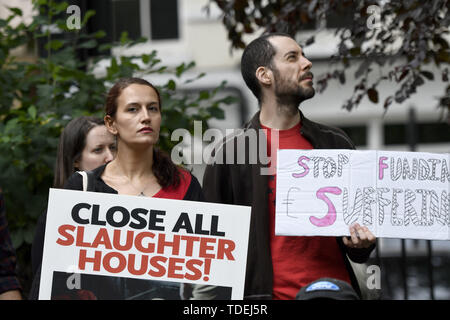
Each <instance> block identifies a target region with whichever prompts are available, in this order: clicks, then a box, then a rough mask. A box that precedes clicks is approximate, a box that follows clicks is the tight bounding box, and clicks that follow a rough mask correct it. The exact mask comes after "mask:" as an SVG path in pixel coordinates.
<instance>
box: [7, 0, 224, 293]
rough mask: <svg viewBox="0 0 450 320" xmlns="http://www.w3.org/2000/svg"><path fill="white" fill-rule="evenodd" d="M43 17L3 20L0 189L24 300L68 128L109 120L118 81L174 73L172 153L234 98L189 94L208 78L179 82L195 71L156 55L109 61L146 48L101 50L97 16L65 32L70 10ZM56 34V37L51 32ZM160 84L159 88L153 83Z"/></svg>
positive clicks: (166, 114) (166, 130) (45, 9)
mask: <svg viewBox="0 0 450 320" xmlns="http://www.w3.org/2000/svg"><path fill="white" fill-rule="evenodd" d="M34 5H35V7H36V9H37V10H38V12H39V14H38V15H36V16H35V17H34V18H33V21H32V22H31V23H30V24H29V25H26V24H24V23H20V24H19V25H18V26H14V27H12V26H11V21H12V20H13V19H14V18H20V17H21V15H22V12H21V10H20V9H18V8H9V10H10V13H11V14H10V16H9V17H8V18H7V19H0V83H1V85H0V183H1V185H2V188H3V190H4V194H5V200H6V206H7V214H8V221H9V229H10V232H11V234H12V239H13V243H14V246H15V248H16V249H17V253H18V257H19V267H20V275H21V280H22V284H23V285H24V287H25V293H26V292H27V289H28V288H29V285H30V280H31V279H30V275H31V266H30V265H31V263H30V247H31V243H32V240H33V236H34V228H35V224H36V221H37V219H38V217H39V215H40V214H41V213H42V212H43V211H44V210H45V208H46V205H47V198H48V190H49V188H50V187H51V185H52V181H53V168H54V164H55V158H56V148H57V142H58V138H59V135H60V134H61V131H62V129H63V128H64V126H65V125H66V123H67V122H68V121H70V120H71V119H72V118H74V117H77V116H80V115H88V114H89V115H98V116H102V115H103V105H104V98H105V94H106V92H107V90H108V88H109V86H111V85H112V84H113V83H114V82H115V81H116V80H117V79H119V78H121V77H128V76H132V75H133V76H141V77H142V76H148V75H150V78H151V75H152V74H169V75H170V80H168V81H167V83H165V84H160V86H159V88H160V90H161V96H162V101H163V108H162V110H163V125H162V128H161V135H160V142H159V146H160V147H161V148H162V149H165V150H166V151H169V150H171V148H172V147H173V146H174V144H175V143H176V142H172V141H170V134H171V132H172V131H173V130H175V129H177V128H186V129H189V130H190V131H191V132H193V122H194V121H195V120H197V121H198V120H200V121H203V122H204V123H205V125H204V126H203V127H204V129H205V130H206V129H207V126H206V121H207V120H208V119H210V118H219V119H223V118H224V112H223V110H222V108H221V106H222V104H229V103H231V102H232V99H229V97H227V98H217V93H218V92H219V91H220V90H221V89H222V88H223V87H224V85H225V84H224V83H223V84H222V85H221V86H220V87H218V88H216V89H214V90H211V91H203V92H200V93H198V94H192V93H190V94H187V93H186V94H183V93H180V91H179V90H177V87H178V86H180V85H181V84H183V83H184V82H190V81H195V80H196V79H197V78H199V77H201V76H203V74H199V75H198V76H197V77H196V78H193V79H189V80H183V81H182V80H181V78H182V76H183V75H184V74H185V72H186V71H187V70H190V69H192V68H193V67H194V66H195V64H194V63H193V62H191V63H186V64H185V63H183V64H181V65H179V66H177V67H175V68H169V67H167V66H164V65H163V63H162V61H161V60H160V59H159V58H158V56H157V52H155V51H153V52H151V53H149V54H143V55H139V56H111V55H109V53H108V52H109V51H108V49H110V48H111V47H113V45H120V46H122V47H131V46H133V45H136V44H137V43H141V42H143V41H145V39H139V40H137V41H132V40H130V39H128V37H127V34H126V33H124V34H122V37H121V40H120V43H118V44H103V45H99V44H98V41H99V39H101V38H102V37H104V36H105V33H104V32H103V31H99V32H96V33H93V34H86V33H85V32H84V30H85V28H83V27H84V26H85V25H86V23H87V20H88V19H89V18H90V17H92V16H93V15H94V14H95V12H93V11H89V12H87V13H86V14H85V15H84V17H82V19H81V27H82V28H81V29H79V30H69V29H68V27H67V23H66V22H67V21H66V19H67V17H68V16H69V15H68V14H67V13H66V9H67V6H68V4H67V3H60V2H58V3H54V2H53V1H52V0H38V1H34ZM55 28H57V29H58V30H59V31H60V32H59V34H57V36H54V35H52V33H50V30H51V29H53V30H54V29H55ZM38 39H42V40H44V42H45V49H46V55H45V57H40V58H37V60H36V61H35V62H20V61H18V60H17V59H16V57H15V56H14V55H13V54H12V51H13V50H14V49H15V48H18V47H21V46H24V45H25V46H36V42H37V40H38ZM92 48H97V49H98V51H99V52H104V53H105V54H104V55H103V56H98V57H96V58H95V59H89V60H85V59H82V58H80V49H92ZM100 60H102V61H103V62H105V61H107V63H106V65H107V66H108V67H107V68H106V72H105V74H103V75H101V76H99V75H96V74H95V73H94V67H95V66H96V65H97V62H99V61H100ZM155 84H156V85H158V83H155Z"/></svg>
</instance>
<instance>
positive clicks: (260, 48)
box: [241, 32, 295, 104]
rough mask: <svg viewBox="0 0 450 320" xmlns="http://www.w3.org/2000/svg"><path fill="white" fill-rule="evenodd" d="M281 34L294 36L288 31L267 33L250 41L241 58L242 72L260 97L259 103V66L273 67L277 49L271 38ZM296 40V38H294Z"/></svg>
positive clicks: (249, 85)
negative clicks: (257, 72)
mask: <svg viewBox="0 0 450 320" xmlns="http://www.w3.org/2000/svg"><path fill="white" fill-rule="evenodd" d="M275 36H281V37H288V38H291V39H294V38H292V37H291V36H290V35H289V34H287V33H282V32H275V33H267V34H264V35H262V36H261V37H259V38H257V39H255V40H253V41H252V42H250V43H249V44H248V45H247V47H246V48H245V49H244V52H243V53H242V58H241V73H242V77H243V78H244V81H245V83H246V84H247V87H248V88H249V89H250V90H251V91H252V92H253V94H254V95H255V97H256V98H257V99H258V102H259V104H261V102H262V97H261V86H260V84H259V81H258V79H257V78H256V70H257V69H258V68H259V67H269V68H270V69H273V67H272V59H273V56H274V55H275V54H276V50H275V48H274V47H273V45H272V44H271V43H270V41H269V38H271V37H275ZM294 40H295V39H294Z"/></svg>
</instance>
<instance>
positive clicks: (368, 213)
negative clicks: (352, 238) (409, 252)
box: [275, 149, 450, 240]
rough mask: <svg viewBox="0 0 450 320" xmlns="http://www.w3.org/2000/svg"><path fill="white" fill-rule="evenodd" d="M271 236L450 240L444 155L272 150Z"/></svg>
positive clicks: (448, 167)
mask: <svg viewBox="0 0 450 320" xmlns="http://www.w3.org/2000/svg"><path fill="white" fill-rule="evenodd" d="M277 156H278V158H277V163H278V166H277V187H276V192H277V194H276V224H275V233H276V234H277V235H297V236H315V235H320V236H341V235H349V225H350V224H352V223H354V222H358V223H359V224H361V225H365V226H367V227H368V228H369V229H370V230H371V232H372V233H374V234H375V235H376V236H377V237H386V238H404V239H430V240H445V239H447V240H448V239H450V155H449V154H433V153H422V152H393V151H355V150H335V149H333V150H323V149H322V150H279V151H278V155H277Z"/></svg>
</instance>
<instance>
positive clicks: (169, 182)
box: [105, 78, 180, 188]
mask: <svg viewBox="0 0 450 320" xmlns="http://www.w3.org/2000/svg"><path fill="white" fill-rule="evenodd" d="M132 84H140V85H144V86H148V87H150V88H152V89H153V90H155V92H156V95H157V96H158V104H159V110H160V112H161V110H162V105H161V95H160V94H159V91H158V89H157V88H156V87H155V86H154V85H153V84H151V83H150V82H148V81H147V80H144V79H141V78H122V79H119V80H118V81H117V82H116V83H115V84H114V86H113V87H112V88H111V89H110V90H109V92H108V95H107V96H106V104H105V113H106V115H108V116H110V117H111V118H114V116H115V115H116V112H117V107H118V105H117V100H118V98H119V96H120V95H121V93H122V91H123V90H124V89H125V88H127V87H128V86H129V85H132ZM152 170H153V174H154V175H155V177H156V179H157V180H158V183H159V185H160V186H161V187H163V188H167V187H173V188H176V187H178V186H179V184H180V173H179V171H178V168H177V166H176V165H175V164H174V163H173V162H172V160H171V159H170V157H169V156H168V154H167V153H165V152H163V151H162V150H159V149H157V148H154V150H153V167H152Z"/></svg>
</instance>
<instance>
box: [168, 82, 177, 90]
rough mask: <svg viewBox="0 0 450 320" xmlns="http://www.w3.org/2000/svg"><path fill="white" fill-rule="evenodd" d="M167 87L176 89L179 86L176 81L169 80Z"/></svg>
mask: <svg viewBox="0 0 450 320" xmlns="http://www.w3.org/2000/svg"><path fill="white" fill-rule="evenodd" d="M167 88H168V89H169V90H175V89H176V88H177V85H176V83H175V81H173V80H169V82H167Z"/></svg>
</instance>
